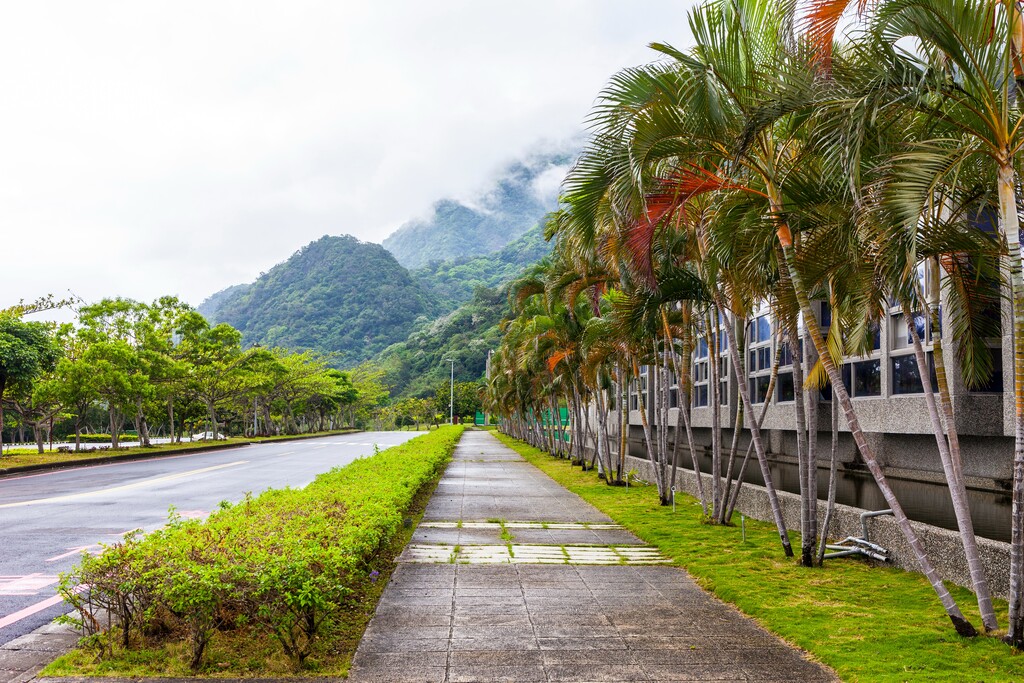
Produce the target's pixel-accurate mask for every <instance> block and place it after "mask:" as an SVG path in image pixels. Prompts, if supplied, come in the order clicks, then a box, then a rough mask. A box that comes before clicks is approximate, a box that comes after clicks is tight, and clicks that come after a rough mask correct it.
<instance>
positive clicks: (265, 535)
mask: <svg viewBox="0 0 1024 683" xmlns="http://www.w3.org/2000/svg"><path fill="white" fill-rule="evenodd" d="M461 434H462V427H455V426H453V427H445V428H442V429H439V430H437V431H435V432H431V433H429V434H426V435H424V436H420V437H417V438H415V439H412V440H411V441H408V442H407V443H405V444H403V445H401V446H396V447H394V448H389V449H387V450H385V451H381V452H379V453H377V454H375V455H373V456H372V457H368V458H363V459H360V460H356V461H355V462H352V463H350V464H349V465H347V466H345V467H342V468H336V469H334V470H332V471H330V472H328V473H326V474H322V475H320V476H319V477H317V478H316V479H315V480H314V481H313V483H311V484H310V485H309V486H307V487H305V488H304V489H301V490H297V489H271V490H267V491H265V492H263V493H262V494H260V495H258V496H255V497H247V498H245V499H244V500H243V501H241V502H240V503H238V504H237V505H230V504H226V503H225V504H222V506H221V509H220V510H219V511H217V512H215V513H214V514H212V515H211V516H210V517H209V518H208V519H207V520H205V521H199V520H182V519H181V518H179V517H177V516H175V515H174V514H173V512H172V515H171V520H170V522H169V523H168V525H167V526H165V527H164V528H163V529H160V530H158V531H155V532H153V533H151V534H149V535H148V536H144V537H143V536H141V535H139V534H134V535H130V536H127V537H126V538H125V539H124V541H123V542H121V543H117V544H115V545H112V546H109V547H107V548H106V549H105V550H104V552H103V553H102V554H100V555H98V556H96V557H86V558H84V559H83V560H82V563H81V564H80V565H78V566H77V567H75V568H74V569H73V570H72V571H71V572H69V573H68V574H65V575H62V577H61V583H60V591H61V594H62V595H63V596H64V598H65V599H66V600H68V601H69V602H70V603H71V604H72V605H74V606H75V608H76V609H77V610H78V614H79V616H78V617H77V619H76V621H77V623H78V625H80V626H81V627H83V628H84V629H85V631H86V633H89V634H91V635H90V637H89V639H88V642H91V643H92V644H93V645H94V646H96V648H97V650H98V654H99V655H101V656H102V655H103V654H105V653H107V652H111V653H112V652H113V647H114V646H113V639H112V638H111V637H110V634H109V633H108V632H106V630H105V629H106V623H105V622H104V621H103V620H102V619H101V618H100V616H99V615H100V614H102V613H103V612H104V611H108V612H110V613H111V614H112V615H113V617H114V620H115V621H116V622H117V623H118V624H119V626H118V629H119V635H120V638H119V642H120V645H121V646H122V647H125V648H128V647H131V646H132V645H133V644H134V643H139V644H145V643H146V642H147V639H149V640H150V641H151V640H152V639H153V638H165V639H166V638H173V639H176V640H179V641H183V642H184V643H186V644H187V646H188V651H189V653H190V664H191V667H192V668H193V669H194V670H198V669H199V668H200V667H201V666H202V661H203V653H204V652H205V651H206V648H207V645H208V644H209V642H210V639H211V638H212V637H214V635H215V634H216V633H217V631H218V630H219V629H226V628H237V627H241V626H246V627H254V628H259V629H262V630H263V631H265V632H266V633H268V634H271V635H273V637H274V638H276V639H277V641H278V642H279V643H280V645H281V647H282V649H283V650H284V652H285V653H286V654H287V655H288V657H289V658H291V660H292V661H293V663H294V664H295V666H296V667H301V666H302V664H303V663H304V661H305V659H306V658H307V657H308V655H309V654H310V650H311V647H312V645H313V642H314V640H315V638H316V637H317V634H318V633H320V632H321V630H322V628H323V626H324V625H325V624H326V623H328V622H330V620H331V619H333V618H334V617H335V616H336V615H337V614H338V613H339V610H341V609H343V608H344V606H345V604H346V599H348V598H349V597H350V596H351V595H353V593H356V592H357V591H358V588H359V586H360V585H365V582H366V581H368V580H369V577H368V575H369V573H370V570H371V569H372V561H373V559H374V557H375V555H376V554H377V552H378V551H379V550H380V549H381V548H382V547H383V546H384V545H385V544H386V543H387V542H388V540H389V539H391V538H392V536H393V535H394V534H395V533H396V532H397V531H398V530H399V529H400V528H401V525H402V519H403V513H404V512H405V510H407V509H408V507H409V505H410V503H411V502H412V500H413V497H414V496H415V495H416V493H417V492H418V491H419V490H420V489H421V488H422V487H423V485H424V484H426V483H428V482H429V481H432V480H433V479H434V478H436V476H437V475H438V474H439V473H440V471H441V468H443V467H444V465H445V464H446V463H447V462H448V459H449V458H450V456H451V453H452V451H453V450H454V448H455V444H456V443H457V442H458V440H459V437H460V436H461Z"/></svg>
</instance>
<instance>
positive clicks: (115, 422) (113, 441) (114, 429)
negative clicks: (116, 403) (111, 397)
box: [109, 405, 121, 451]
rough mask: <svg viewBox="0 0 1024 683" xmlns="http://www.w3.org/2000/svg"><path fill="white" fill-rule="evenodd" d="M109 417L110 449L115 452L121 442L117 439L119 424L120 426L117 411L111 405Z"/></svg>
mask: <svg viewBox="0 0 1024 683" xmlns="http://www.w3.org/2000/svg"><path fill="white" fill-rule="evenodd" d="M109 415H110V447H111V448H112V449H114V450H115V451H116V450H117V449H118V448H119V447H120V445H121V442H120V439H119V437H120V434H119V432H120V431H121V424H120V416H119V415H118V410H117V408H114V407H113V405H111V407H110V409H109Z"/></svg>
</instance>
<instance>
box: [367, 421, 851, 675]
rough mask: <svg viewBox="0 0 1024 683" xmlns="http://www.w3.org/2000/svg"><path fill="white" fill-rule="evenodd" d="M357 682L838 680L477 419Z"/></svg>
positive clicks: (389, 596)
mask: <svg viewBox="0 0 1024 683" xmlns="http://www.w3.org/2000/svg"><path fill="white" fill-rule="evenodd" d="M399 561H400V565H399V567H398V568H397V569H396V571H395V573H394V574H393V576H392V580H391V583H390V584H389V585H388V587H387V589H386V590H385V592H384V595H383V597H382V598H381V602H380V604H379V605H378V607H377V611H376V614H375V616H374V618H373V620H372V621H371V622H370V625H369V627H368V629H367V631H366V634H365V635H364V637H363V639H362V641H361V642H360V644H359V649H358V651H357V652H356V656H355V659H354V661H353V666H352V671H351V675H350V679H349V680H351V681H355V682H358V683H369V682H378V681H379V682H381V683H383V682H389V683H391V682H394V683H399V682H405V681H437V682H445V683H447V682H451V683H454V682H457V681H481V682H484V681H697V680H699V681H709V680H715V681H833V680H836V677H835V674H834V673H833V672H831V671H830V670H828V669H827V668H825V667H823V666H821V665H818V664H815V663H813V662H810V661H808V660H806V659H804V657H803V656H802V655H801V653H800V651H798V650H796V649H794V648H792V647H790V646H789V645H787V644H786V643H784V642H783V641H781V640H779V639H778V638H777V637H775V636H773V635H771V634H769V633H767V632H766V631H764V630H763V629H761V628H760V627H758V626H757V625H756V624H755V623H754V622H753V621H751V620H750V619H748V618H746V617H744V616H743V615H741V614H740V613H739V612H738V611H736V610H735V609H733V608H732V607H730V606H728V605H725V604H724V603H722V602H720V601H718V600H717V599H715V598H714V597H712V596H711V595H709V594H708V593H706V592H704V591H703V590H702V589H700V588H699V587H698V586H697V585H696V584H695V583H694V582H693V581H692V580H691V579H690V577H689V576H688V575H687V574H686V572H684V571H682V570H680V569H676V568H673V567H669V566H665V565H664V563H665V562H666V560H665V558H663V557H661V556H660V555H659V554H658V552H657V550H656V549H653V548H646V547H644V546H643V543H642V542H641V541H640V540H639V539H637V538H636V537H635V536H633V535H632V534H630V533H629V532H627V531H625V530H624V529H621V528H620V527H618V526H617V525H615V524H613V523H612V521H611V520H610V519H608V517H606V516H605V515H603V514H602V513H600V512H599V511H598V510H596V509H595V508H593V507H592V506H590V505H589V504H587V503H585V502H584V501H583V500H582V499H580V498H579V497H578V496H576V495H575V494H572V493H570V492H568V491H567V490H565V489H564V488H562V487H561V486H559V485H558V484H556V483H555V482H554V481H552V480H551V479H550V478H549V477H547V476H546V475H545V474H543V473H542V472H540V471H539V470H537V469H536V468H535V467H533V466H532V465H530V464H529V463H527V462H525V461H524V460H523V459H522V458H520V457H519V455H518V454H516V453H515V452H514V451H512V450H511V449H509V448H507V447H505V446H504V445H502V444H501V443H500V442H499V441H498V440H497V439H495V438H494V436H492V435H491V434H490V433H487V432H475V431H474V432H466V434H465V435H464V436H463V438H462V441H461V442H460V444H459V446H458V448H457V449H456V451H455V456H454V461H453V462H452V464H451V465H450V466H449V468H448V470H447V472H446V473H445V475H444V477H443V478H442V480H441V482H440V484H439V486H438V488H437V490H436V491H435V493H434V496H433V498H432V499H431V501H430V503H429V505H428V507H427V511H426V514H425V515H424V517H423V521H422V522H421V524H420V526H419V528H418V529H417V530H416V533H415V534H414V536H413V539H412V542H411V543H410V545H409V547H408V548H406V550H405V552H404V553H403V554H402V556H401V558H400V560H399Z"/></svg>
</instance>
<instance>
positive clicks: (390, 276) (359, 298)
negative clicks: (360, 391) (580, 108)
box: [199, 153, 569, 397]
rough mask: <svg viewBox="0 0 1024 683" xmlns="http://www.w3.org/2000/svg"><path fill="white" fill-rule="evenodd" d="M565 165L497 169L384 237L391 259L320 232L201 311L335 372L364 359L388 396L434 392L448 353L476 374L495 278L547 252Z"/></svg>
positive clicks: (551, 157) (559, 157)
mask: <svg viewBox="0 0 1024 683" xmlns="http://www.w3.org/2000/svg"><path fill="white" fill-rule="evenodd" d="M568 162H569V156H568V155H567V154H562V153H546V154H542V155H535V156H533V157H530V158H529V159H527V160H525V161H522V162H518V163H515V164H512V165H511V166H509V167H507V168H506V169H505V170H504V171H503V172H502V173H501V174H500V178H499V180H498V181H497V182H496V183H495V185H494V186H493V187H492V188H491V189H490V190H489V191H488V192H486V193H485V194H484V195H483V196H481V197H478V198H476V199H475V200H474V201H473V202H471V204H472V207H471V206H470V205H469V204H464V203H461V202H458V201H455V200H452V199H446V200H442V201H440V202H438V203H437V204H436V205H435V211H434V215H433V216H432V218H431V219H430V220H429V221H419V222H413V223H408V224H406V225H405V226H403V227H402V228H400V229H399V230H398V231H397V232H396V233H394V234H393V235H392V236H391V237H390V238H388V239H387V240H385V242H384V245H385V246H386V247H388V248H389V249H391V250H392V253H393V254H394V256H393V255H392V253H389V252H388V251H387V250H385V248H384V247H382V246H379V245H376V244H367V243H364V242H360V241H359V240H357V239H355V238H354V237H350V236H347V235H345V236H340V237H326V236H325V237H322V238H321V239H319V240H317V241H315V242H312V243H310V244H308V245H307V246H305V247H303V248H302V249H301V250H299V251H298V252H296V253H295V254H294V255H293V256H292V257H291V258H289V259H288V260H287V261H285V262H283V263H280V264H278V265H277V266H275V267H274V268H272V269H271V270H270V272H268V273H265V274H263V275H261V276H260V277H259V278H258V279H257V280H256V282H254V283H252V284H245V285H235V286H233V287H229V288H227V289H225V290H223V291H220V292H217V293H216V294H213V295H212V296H210V297H209V298H208V299H207V300H206V301H204V302H203V303H202V304H201V305H200V306H199V311H200V312H201V313H202V314H203V315H204V316H205V317H206V318H207V319H208V320H209V321H210V322H212V323H218V322H226V323H229V324H231V325H232V326H234V327H236V328H238V329H239V330H240V331H241V332H242V333H243V335H244V343H245V344H246V345H250V344H253V343H257V342H258V343H259V344H262V345H263V346H266V347H274V346H279V347H285V348H289V349H295V350H304V349H313V350H317V351H323V352H329V353H334V354H337V355H336V356H335V357H334V361H333V362H334V364H335V365H337V366H338V367H340V368H351V367H353V366H355V365H358V364H359V363H362V362H364V361H367V360H371V359H372V362H373V364H374V365H375V366H377V367H379V368H381V369H383V370H384V371H385V372H386V383H387V384H388V386H390V388H391V393H392V395H393V396H401V397H405V396H426V395H430V394H432V393H433V392H434V390H435V388H436V386H437V384H439V383H440V382H443V381H445V380H447V378H448V372H449V366H448V365H447V364H443V366H442V363H441V361H442V359H444V358H455V359H456V365H455V374H456V378H457V379H459V380H463V381H475V380H477V379H479V378H481V377H482V376H483V374H484V368H485V364H486V359H487V352H488V351H489V350H490V349H491V348H493V347H494V346H495V344H497V342H498V339H499V333H498V327H497V326H498V322H499V321H500V320H501V318H502V317H503V316H504V315H505V314H507V312H508V310H507V302H506V297H505V293H504V287H505V285H506V284H507V283H508V282H509V281H510V280H512V279H514V278H515V277H517V276H518V275H519V274H520V273H522V271H523V270H524V269H526V268H527V267H529V266H530V265H532V264H534V263H536V262H537V261H539V260H540V259H542V258H544V257H545V256H547V254H548V253H549V252H550V250H551V246H550V245H549V244H548V243H547V242H545V241H544V237H543V230H542V227H541V223H542V222H543V218H544V216H545V214H547V213H548V212H549V211H550V210H552V209H554V208H555V207H554V197H555V191H554V190H555V188H556V186H557V183H558V181H560V179H561V177H562V175H563V172H564V170H565V167H566V166H567V164H568ZM403 259H404V260H405V261H406V262H407V263H413V264H415V265H416V266H417V267H416V269H415V270H413V271H412V272H410V271H409V270H407V269H406V268H405V267H403V265H402V264H401V261H402V260H403ZM438 316H440V317H438Z"/></svg>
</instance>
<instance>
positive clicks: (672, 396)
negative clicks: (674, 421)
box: [668, 389, 679, 408]
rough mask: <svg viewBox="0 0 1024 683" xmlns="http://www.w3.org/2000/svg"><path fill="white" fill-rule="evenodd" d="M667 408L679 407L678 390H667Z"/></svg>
mask: <svg viewBox="0 0 1024 683" xmlns="http://www.w3.org/2000/svg"><path fill="white" fill-rule="evenodd" d="M668 407H669V408H678V407H679V390H678V389H669V392H668Z"/></svg>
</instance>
